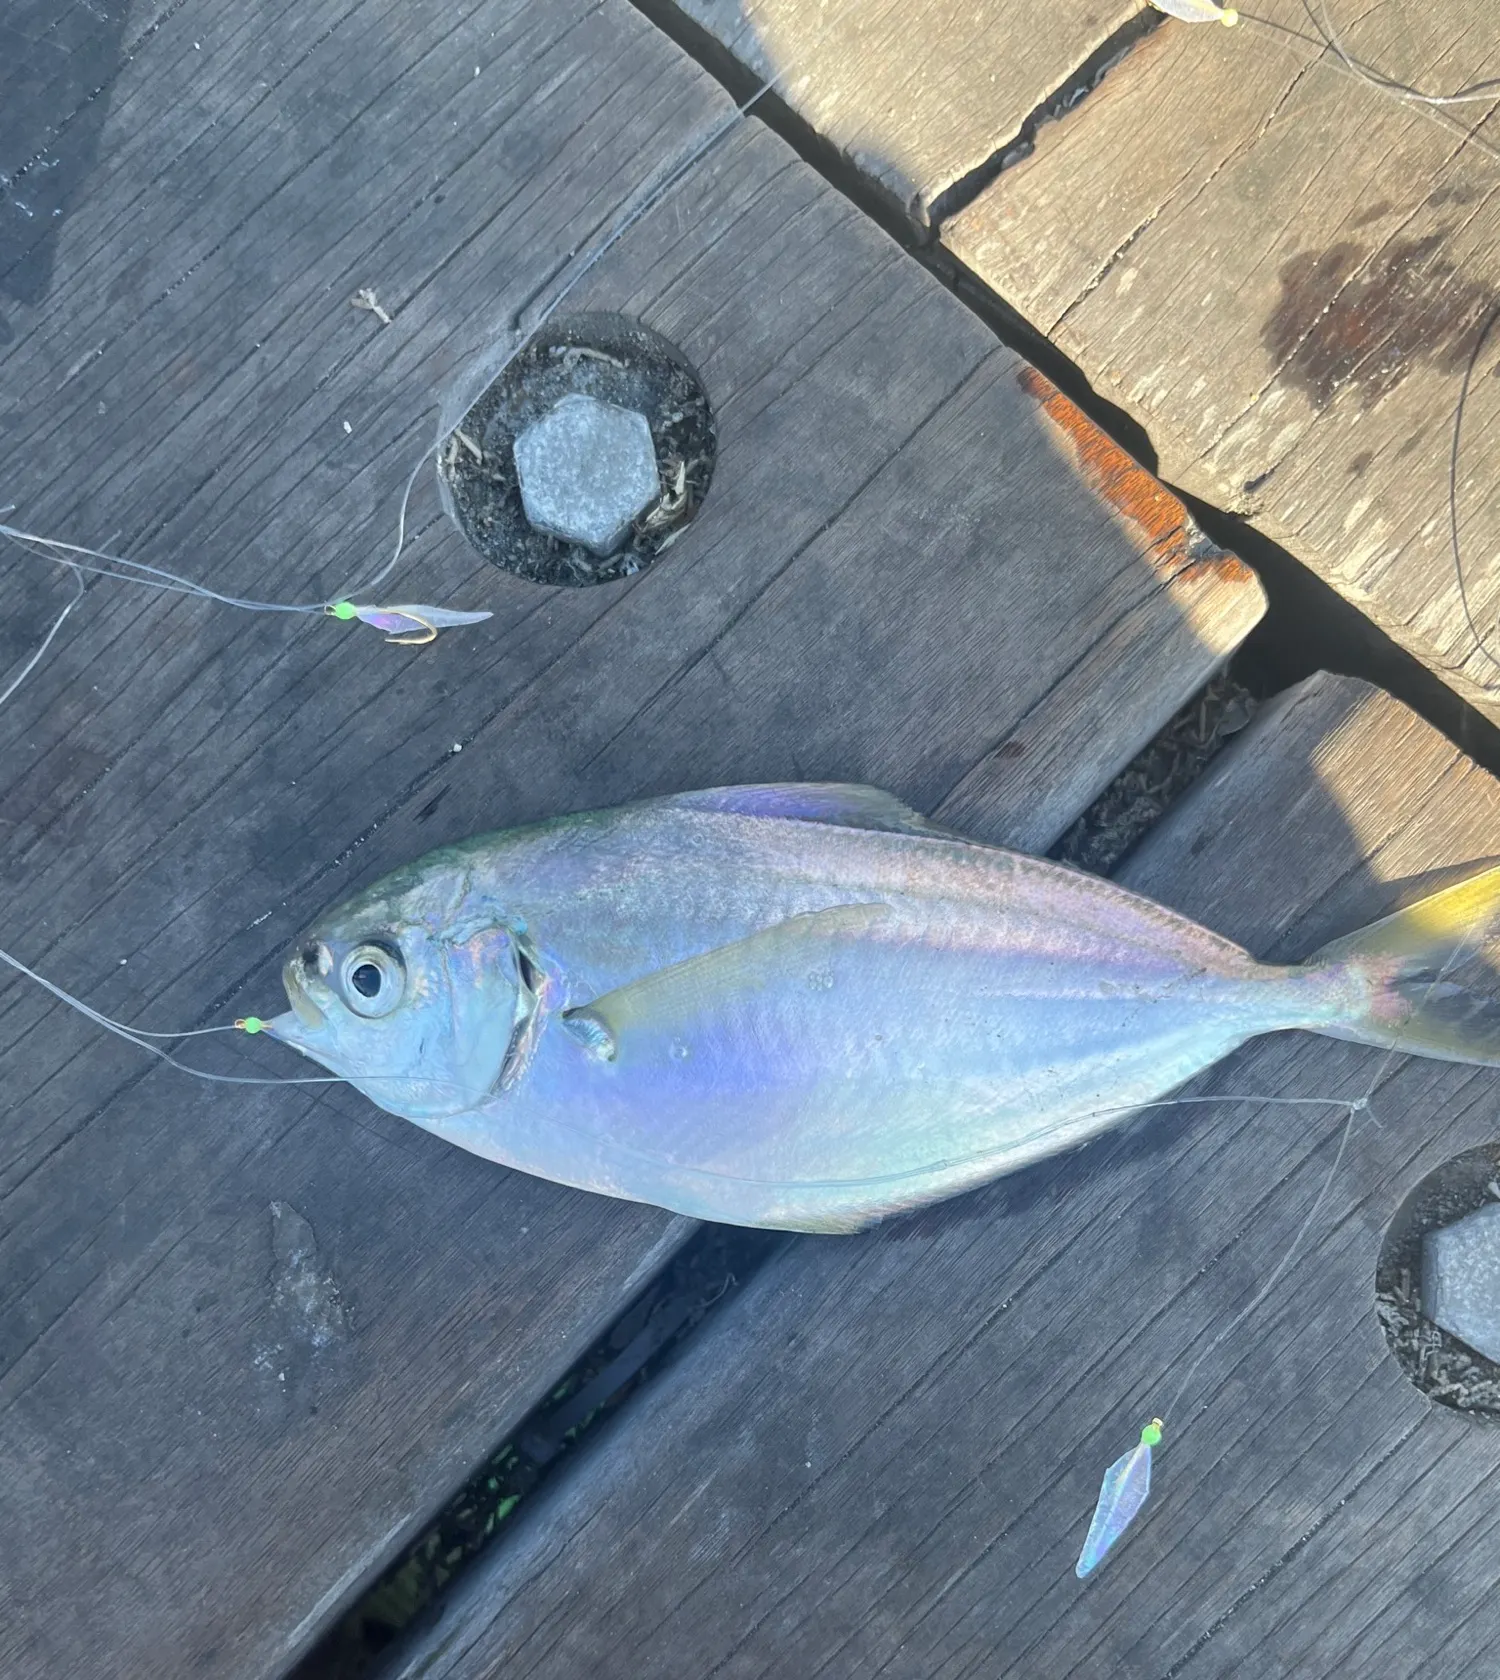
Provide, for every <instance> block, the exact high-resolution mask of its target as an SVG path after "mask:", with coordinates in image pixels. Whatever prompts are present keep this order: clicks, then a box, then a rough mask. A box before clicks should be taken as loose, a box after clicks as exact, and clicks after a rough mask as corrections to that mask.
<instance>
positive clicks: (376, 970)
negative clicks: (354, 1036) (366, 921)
mask: <svg viewBox="0 0 1500 1680" xmlns="http://www.w3.org/2000/svg"><path fill="white" fill-rule="evenodd" d="M340 979H341V980H342V981H343V990H344V1000H345V1002H346V1003H347V1004H348V1005H349V1007H350V1008H351V1009H352V1010H353V1011H354V1013H355V1014H356V1015H366V1016H377V1015H389V1014H390V1012H391V1011H392V1010H393V1009H394V1008H395V1007H396V1005H397V1004H398V1003H400V1001H401V997H402V994H403V993H404V992H405V990H406V969H405V967H404V966H403V964H402V962H401V954H400V952H399V951H396V950H393V949H392V948H391V947H390V946H388V945H376V944H373V943H371V944H368V945H357V946H356V947H355V948H354V950H352V951H351V952H350V953H349V955H348V956H347V957H345V958H344V963H343V967H342V969H341V970H340Z"/></svg>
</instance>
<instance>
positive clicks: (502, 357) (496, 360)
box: [349, 74, 781, 594]
mask: <svg viewBox="0 0 1500 1680" xmlns="http://www.w3.org/2000/svg"><path fill="white" fill-rule="evenodd" d="M780 80H781V75H780V74H778V75H775V76H772V77H770V78H769V79H768V80H766V81H763V82H762V83H761V84H760V85H759V86H758V87H757V88H756V89H755V90H754V91H753V92H752V93H751V94H750V95H749V97H748V98H746V99H744V100H742V101H740V102H739V103H738V104H736V105H734V106H733V107H732V108H731V109H730V111H729V112H728V113H727V114H726V115H725V116H723V117H721V118H720V119H719V120H718V121H717V122H715V123H714V124H713V125H712V126H711V127H710V128H709V129H708V131H707V132H706V133H705V134H704V135H703V136H702V137H701V138H699V139H697V140H695V141H693V142H691V143H690V144H689V146H688V148H687V149H686V151H684V152H683V153H681V154H680V155H679V156H678V157H676V158H674V159H672V160H671V161H670V162H668V163H667V164H666V165H665V166H664V167H663V168H662V169H660V170H658V171H657V172H656V174H655V175H653V176H651V177H650V178H649V179H648V180H647V181H646V182H644V183H643V184H642V185H641V186H640V187H638V188H637V189H636V191H635V193H634V194H632V196H631V199H630V201H629V202H628V203H627V205H626V207H625V208H624V210H622V211H621V212H620V214H619V216H618V217H617V218H616V220H615V222H614V224H613V226H612V227H611V228H610V230H609V232H608V233H606V234H605V236H604V237H603V238H602V239H601V240H599V241H598V243H597V244H595V245H593V246H591V247H590V248H589V249H588V250H587V251H585V253H584V255H583V256H582V258H580V259H578V260H576V261H574V262H573V263H572V268H571V272H570V271H569V264H568V263H564V264H563V268H562V273H563V276H564V277H563V279H562V280H561V282H560V283H559V284H558V286H557V288H556V290H555V291H554V292H553V294H552V296H551V297H550V298H549V299H548V300H547V302H546V303H545V304H543V305H542V306H541V307H540V309H539V311H538V313H536V314H535V315H534V316H532V317H531V318H530V319H529V321H528V318H527V312H528V310H529V309H530V308H531V307H532V304H533V303H534V302H535V296H533V298H532V299H531V300H528V301H527V302H525V303H523V304H522V305H521V306H520V308H519V309H517V310H516V311H515V312H514V313H513V314H512V315H511V316H510V318H509V319H508V320H507V321H506V322H505V323H504V325H503V326H502V327H501V328H500V329H499V331H498V332H497V333H496V334H495V335H494V342H492V344H491V346H490V348H488V349H486V350H481V351H480V352H479V354H478V355H477V356H476V357H475V359H474V360H473V361H472V362H471V363H470V364H469V366H468V367H467V368H466V369H465V370H464V372H463V373H462V374H460V376H459V378H458V380H457V382H456V383H455V385H454V387H453V389H452V390H450V391H449V392H448V394H447V395H446V396H445V397H444V398H443V399H442V401H441V402H440V403H439V405H438V425H437V436H436V437H435V438H434V439H433V441H432V443H431V445H430V446H429V447H428V448H427V449H425V450H424V451H423V452H422V455H421V457H420V458H419V459H418V460H417V462H416V464H415V465H414V466H413V467H412V470H411V472H410V474H409V475H408V477H407V480H406V485H405V488H404V489H403V490H402V492H401V501H400V505H399V506H398V508H397V513H396V546H395V549H394V551H393V553H392V554H391V557H390V559H389V560H387V561H386V563H385V564H384V565H383V566H382V567H381V568H380V570H379V571H378V572H376V573H375V574H374V575H373V576H371V577H368V578H366V579H365V580H364V581H363V582H362V583H361V584H359V585H358V586H357V588H355V589H351V590H350V591H349V592H350V593H351V594H355V593H363V592H368V591H369V590H372V589H376V588H378V587H379V586H380V585H381V584H382V583H383V582H384V581H385V580H386V578H388V577H389V576H390V574H391V573H392V572H393V571H394V570H395V568H396V566H397V565H398V563H399V562H400V559H401V555H402V551H403V549H404V548H405V545H406V523H407V513H408V509H409V505H410V502H411V496H412V492H413V490H414V489H415V488H416V483H417V479H418V477H419V476H420V475H421V472H422V469H423V468H424V467H425V466H427V464H428V463H429V462H430V461H436V460H438V459H439V458H440V457H441V454H442V451H443V448H444V446H445V445H446V444H447V442H448V439H449V438H450V437H451V436H452V435H453V432H454V429H455V428H456V427H457V426H459V425H460V424H461V423H462V421H463V418H464V416H465V415H466V414H467V413H468V412H469V410H470V409H471V408H472V407H473V406H474V404H475V403H476V402H477V401H478V400H479V398H480V397H481V396H482V395H483V394H484V392H485V391H486V390H487V389H488V388H489V387H490V386H491V385H493V384H494V382H495V381H496V380H497V379H498V378H499V377H500V375H501V374H502V373H504V372H505V370H506V369H507V368H508V367H509V366H510V365H511V363H512V362H514V361H515V359H516V358H517V357H518V356H519V355H520V354H521V353H522V352H523V351H524V350H525V349H526V347H527V346H528V345H529V344H530V343H531V342H532V340H533V339H534V338H535V337H536V335H537V334H538V333H539V332H540V331H541V330H542V328H543V327H544V326H546V324H547V322H548V321H550V320H551V319H552V317H553V316H554V315H555V314H556V313H557V311H558V310H559V309H560V308H561V307H562V305H563V304H564V303H565V302H566V301H567V299H568V297H569V296H570V295H571V294H572V293H573V292H574V291H575V290H576V289H577V287H578V286H579V285H580V283H581V282H582V281H583V280H584V279H585V278H586V277H587V276H588V275H589V274H590V273H592V271H593V270H594V269H595V268H596V267H597V266H598V264H599V263H600V262H601V261H602V260H603V259H604V257H605V256H607V255H608V253H609V252H610V251H611V250H613V249H614V247H615V246H616V245H617V244H618V243H619V242H620V240H622V239H623V238H624V237H625V235H626V234H627V233H629V232H630V230H631V229H632V228H633V227H635V226H636V224H637V223H639V222H640V221H641V220H642V219H643V218H644V217H645V216H647V215H649V214H650V213H651V211H653V210H654V209H655V208H656V207H657V205H659V204H660V203H661V202H662V200H663V199H664V198H665V197H666V196H667V194H668V193H669V192H671V191H672V189H673V188H674V187H676V186H677V185H679V184H680V183H681V182H682V181H683V180H684V179H686V177H687V175H688V173H689V172H690V171H691V170H692V168H693V167H694V165H695V164H697V163H699V162H701V160H702V159H703V158H704V157H705V156H707V154H708V153H709V152H710V151H712V150H713V148H714V147H715V146H716V145H718V143H719V141H720V140H722V139H723V138H724V136H725V135H726V134H729V133H731V132H732V131H733V130H735V129H736V128H737V127H738V126H739V123H740V121H741V120H742V119H743V118H744V117H746V116H748V115H749V113H750V109H751V107H752V106H753V105H755V103H756V102H757V101H758V100H760V99H761V98H763V97H764V96H765V95H766V94H767V93H770V92H771V91H772V89H774V88H775V87H776V86H777V84H778V83H779V82H780ZM496 345H498V346H500V347H501V348H499V349H497V348H496ZM438 493H439V496H440V499H441V500H442V503H443V507H444V510H445V511H446V512H448V513H449V514H450V516H451V514H452V511H453V510H452V506H451V501H450V498H449V495H448V489H447V486H446V484H444V483H443V481H442V479H441V477H440V478H439V480H438Z"/></svg>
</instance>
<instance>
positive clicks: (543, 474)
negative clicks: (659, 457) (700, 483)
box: [515, 391, 661, 560]
mask: <svg viewBox="0 0 1500 1680" xmlns="http://www.w3.org/2000/svg"><path fill="white" fill-rule="evenodd" d="M515 460H516V478H517V481H518V482H519V484H520V487H521V506H522V507H523V508H524V509H525V512H526V518H527V520H528V521H529V522H530V524H531V526H532V528H533V529H534V530H538V531H545V532H546V533H547V535H548V536H552V537H560V538H561V539H562V540H563V541H564V542H571V543H581V544H582V545H583V547H585V548H586V549H588V550H589V552H590V553H592V554H595V555H597V556H598V557H599V559H601V560H603V559H607V558H608V557H609V556H610V555H611V554H614V553H615V552H616V551H617V550H618V549H619V548H620V547H621V546H622V544H623V543H624V541H625V539H626V537H628V536H629V535H630V527H631V525H632V524H633V523H634V521H635V519H636V518H637V517H638V516H639V515H640V514H642V513H644V512H645V510H646V509H647V508H648V507H650V506H651V504H652V503H653V502H654V501H655V500H656V498H657V497H658V496H659V495H660V494H661V480H660V477H659V475H658V473H657V467H656V445H655V444H654V443H653V442H652V440H651V427H650V425H649V424H648V423H647V420H646V416H645V415H644V414H639V413H637V412H636V410H634V409H632V408H620V407H619V406H618V405H617V404H615V403H607V402H600V401H599V400H598V398H597V397H587V396H583V395H582V394H580V393H579V392H576V391H575V392H573V393H572V394H571V395H569V396H566V397H564V398H562V400H561V401H560V402H558V403H557V405H556V406H555V407H554V408H553V409H551V410H550V412H548V413H547V414H544V415H543V416H542V418H541V419H540V420H536V421H533V422H532V424H531V425H529V426H528V427H527V428H526V430H525V431H523V432H522V433H521V434H520V436H519V437H518V438H517V439H516V441H515Z"/></svg>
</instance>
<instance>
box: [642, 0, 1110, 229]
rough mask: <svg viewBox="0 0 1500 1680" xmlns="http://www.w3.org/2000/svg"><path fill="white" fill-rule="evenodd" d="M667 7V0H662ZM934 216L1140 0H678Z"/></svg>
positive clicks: (911, 209)
mask: <svg viewBox="0 0 1500 1680" xmlns="http://www.w3.org/2000/svg"><path fill="white" fill-rule="evenodd" d="M662 4H663V6H665V0H662ZM671 9H672V10H675V11H677V12H680V13H681V14H682V15H684V16H685V17H687V18H689V19H691V20H692V22H693V23H694V24H696V25H697V26H698V27H699V28H700V29H702V30H703V31H705V32H706V33H707V34H708V35H709V36H711V37H712V39H713V40H714V42H716V43H717V44H718V46H719V47H721V48H723V49H724V50H725V51H727V52H728V53H730V54H731V55H732V56H733V57H734V58H736V59H737V60H738V61H739V62H740V63H741V64H742V65H744V66H745V67H746V68H747V69H748V70H750V71H751V72H752V73H753V74H754V75H755V76H757V77H758V78H761V79H763V80H767V81H769V80H772V79H773V78H774V79H775V84H776V92H777V94H778V95H779V96H780V97H781V98H782V99H784V100H785V101H786V102H787V103H788V104H789V105H790V106H791V107H792V109H793V110H794V111H796V113H797V115H798V116H799V117H801V118H802V119H803V120H804V121H805V122H806V123H808V124H809V125H810V126H811V127H812V128H813V129H814V130H815V132H816V133H817V134H818V136H819V138H820V139H823V140H826V141H827V142H829V144H831V145H832V146H835V147H837V149H838V150H839V151H840V152H841V153H842V154H843V155H844V157H845V158H846V159H847V160H848V161H849V162H850V163H851V164H852V165H853V167H854V168H856V169H857V170H859V171H860V172H861V173H863V174H864V175H865V176H866V177H868V179H869V180H870V181H871V182H872V183H874V184H875V185H876V186H877V187H878V188H880V189H881V190H882V191H883V192H884V193H886V194H887V195H888V196H889V197H890V198H892V199H893V200H894V201H895V203H896V205H897V206H898V207H899V208H900V209H901V210H902V211H903V212H904V213H905V214H906V215H907V216H909V217H910V218H911V219H912V221H914V222H915V223H917V224H918V225H920V226H926V225H927V224H928V222H929V221H930V219H931V212H932V209H933V203H934V200H936V199H939V198H940V197H941V195H942V194H943V192H944V191H945V190H946V189H947V188H949V187H951V186H952V185H953V184H954V183H955V182H956V181H959V180H962V179H963V177H964V176H966V175H968V174H970V173H971V172H972V171H973V170H976V169H979V168H980V167H981V166H983V165H984V164H986V163H987V162H988V161H989V160H990V158H991V157H993V156H994V155H995V154H997V153H999V152H1001V151H1002V150H1004V149H1005V148H1006V147H1008V146H1010V145H1012V144H1013V143H1014V142H1015V141H1016V140H1017V139H1018V137H1020V135H1021V133H1022V130H1023V128H1025V127H1026V126H1027V123H1028V119H1029V118H1031V116H1032V114H1033V113H1034V112H1036V111H1037V109H1038V108H1039V107H1040V106H1042V105H1043V104H1044V103H1045V102H1046V101H1047V100H1048V99H1049V98H1051V97H1052V95H1053V94H1055V93H1056V92H1057V91H1058V90H1059V89H1060V88H1062V87H1063V86H1064V84H1065V83H1067V82H1068V81H1069V79H1070V78H1071V77H1072V76H1073V75H1074V74H1075V72H1077V71H1078V69H1079V68H1080V66H1081V65H1083V64H1084V63H1085V61H1087V60H1088V59H1089V58H1090V57H1091V56H1092V55H1093V54H1095V53H1096V52H1098V51H1099V50H1100V48H1101V47H1103V46H1104V45H1105V43H1106V42H1107V41H1108V40H1109V39H1110V37H1111V36H1112V35H1113V34H1114V33H1115V32H1116V31H1117V30H1118V29H1120V28H1122V27H1123V26H1124V25H1125V24H1127V23H1128V22H1129V21H1130V20H1131V19H1132V18H1134V17H1136V16H1137V15H1138V14H1139V12H1140V7H1139V5H1137V4H1135V3H1134V0H989V4H987V5H984V6H979V7H975V6H965V5H956V4H952V3H951V0H938V3H928V4H925V5H922V6H912V5H909V4H905V3H902V0H858V3H857V4H854V5H848V6H826V5H823V6H809V5H806V4H803V3H799V0H673V3H672V5H671Z"/></svg>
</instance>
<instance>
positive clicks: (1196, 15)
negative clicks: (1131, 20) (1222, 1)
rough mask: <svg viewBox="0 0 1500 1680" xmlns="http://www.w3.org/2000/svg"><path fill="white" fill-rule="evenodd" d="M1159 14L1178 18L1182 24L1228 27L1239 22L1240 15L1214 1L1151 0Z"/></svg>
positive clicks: (1231, 8) (1229, 7) (1230, 7)
mask: <svg viewBox="0 0 1500 1680" xmlns="http://www.w3.org/2000/svg"><path fill="white" fill-rule="evenodd" d="M1151 4H1152V5H1153V6H1155V7H1156V9H1157V11H1159V12H1166V13H1167V14H1168V15H1169V16H1170V17H1174V18H1180V19H1181V20H1182V21H1183V22H1184V23H1223V24H1227V25H1229V26H1230V27H1233V25H1235V24H1237V23H1238V22H1239V21H1240V14H1239V13H1238V12H1237V11H1235V9H1234V8H1233V7H1232V6H1220V5H1218V4H1216V0H1151Z"/></svg>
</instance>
